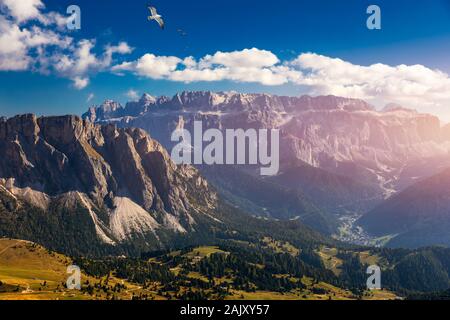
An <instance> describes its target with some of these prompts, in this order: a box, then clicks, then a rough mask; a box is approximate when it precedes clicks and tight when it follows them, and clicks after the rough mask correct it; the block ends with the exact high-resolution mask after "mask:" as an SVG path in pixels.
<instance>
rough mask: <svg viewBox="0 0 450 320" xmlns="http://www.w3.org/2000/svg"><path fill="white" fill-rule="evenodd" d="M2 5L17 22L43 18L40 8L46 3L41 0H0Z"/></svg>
mask: <svg viewBox="0 0 450 320" xmlns="http://www.w3.org/2000/svg"><path fill="white" fill-rule="evenodd" d="M0 6H1V7H3V8H4V9H5V10H6V11H7V12H8V14H9V15H10V16H12V17H13V18H14V19H15V20H16V21H17V22H24V21H27V20H30V19H43V17H42V15H41V12H40V10H41V9H43V8H44V4H43V3H42V1H41V0H0Z"/></svg>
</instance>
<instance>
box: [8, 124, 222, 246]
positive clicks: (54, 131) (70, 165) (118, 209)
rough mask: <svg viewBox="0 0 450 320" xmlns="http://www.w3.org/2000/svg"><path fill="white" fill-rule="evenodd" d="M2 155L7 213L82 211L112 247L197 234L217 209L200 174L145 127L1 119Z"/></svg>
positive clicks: (101, 237) (102, 240) (101, 238)
mask: <svg viewBox="0 0 450 320" xmlns="http://www.w3.org/2000/svg"><path fill="white" fill-rule="evenodd" d="M0 153H1V156H0V193H2V196H3V200H4V203H3V207H4V208H7V209H8V210H9V211H10V212H14V210H16V209H19V208H20V207H21V206H22V207H23V206H24V205H25V204H26V205H27V206H32V207H34V208H39V209H41V210H43V211H48V210H50V211H52V210H55V208H56V209H57V210H59V211H61V210H69V211H70V210H72V209H77V208H81V209H82V212H84V213H85V214H86V215H87V218H88V220H89V221H90V223H91V226H92V228H94V229H95V231H96V235H97V239H98V240H99V241H101V242H103V243H106V244H110V245H118V244H120V243H123V242H127V241H130V240H132V239H135V238H138V237H140V238H142V239H145V241H155V242H158V241H162V240H160V239H159V238H160V236H159V233H160V232H168V233H189V232H193V231H195V229H196V226H197V222H198V221H197V220H198V217H199V215H209V213H208V212H210V211H212V212H213V209H214V207H215V205H216V195H215V194H214V193H213V192H212V191H211V190H209V187H208V184H207V182H206V181H205V180H204V179H203V178H201V177H200V175H199V174H198V172H197V171H196V170H195V169H194V168H192V167H188V166H176V165H175V164H174V163H173V162H172V161H171V160H170V158H169V155H168V154H167V152H166V151H165V149H164V148H163V147H162V146H161V145H160V144H159V143H158V142H156V141H155V140H153V139H152V138H150V137H149V135H148V134H147V133H145V132H144V131H143V130H140V129H128V128H127V129H118V128H116V126H115V125H113V124H110V125H105V126H100V125H95V124H93V123H91V122H89V121H84V120H82V119H81V118H79V117H76V116H62V117H42V118H37V117H36V116H34V115H23V116H17V117H14V118H10V119H4V118H3V119H1V120H0ZM5 199H6V200H5ZM0 207H1V206H0ZM200 219H203V217H201V218H200ZM43 228H45V226H43ZM161 245H163V244H161Z"/></svg>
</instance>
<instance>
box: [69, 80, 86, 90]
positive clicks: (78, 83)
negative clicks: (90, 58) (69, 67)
mask: <svg viewBox="0 0 450 320" xmlns="http://www.w3.org/2000/svg"><path fill="white" fill-rule="evenodd" d="M72 80H73V86H74V87H75V88H76V89H78V90H81V89H84V88H86V87H87V86H88V84H89V78H82V77H74V78H73V79H72Z"/></svg>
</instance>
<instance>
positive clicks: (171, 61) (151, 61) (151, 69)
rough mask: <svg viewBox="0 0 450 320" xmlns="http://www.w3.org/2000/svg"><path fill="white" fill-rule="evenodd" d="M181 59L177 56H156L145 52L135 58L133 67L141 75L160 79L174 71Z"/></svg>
mask: <svg viewBox="0 0 450 320" xmlns="http://www.w3.org/2000/svg"><path fill="white" fill-rule="evenodd" d="M181 61H182V60H181V59H179V58H177V57H165V56H161V57H157V56H155V55H153V54H149V53H147V54H145V55H143V56H142V57H141V58H140V59H139V60H137V62H136V67H135V68H136V72H137V73H138V74H139V75H141V76H145V77H149V78H153V79H162V78H164V77H165V76H169V75H170V74H171V73H172V72H173V71H175V70H176V68H177V66H178V64H179V63H180V62H181Z"/></svg>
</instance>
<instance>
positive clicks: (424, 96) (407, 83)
mask: <svg viewBox="0 0 450 320" xmlns="http://www.w3.org/2000/svg"><path fill="white" fill-rule="evenodd" d="M291 65H292V67H293V68H295V69H296V70H299V71H300V72H302V76H301V77H299V78H298V79H296V80H294V82H295V83H297V84H301V85H306V86H308V87H310V90H311V91H312V93H313V94H333V95H339V96H346V97H354V98H361V99H364V100H367V101H369V102H372V103H375V104H378V105H381V104H385V103H389V102H397V103H400V104H402V105H404V106H405V107H411V108H414V109H417V110H419V111H422V112H423V111H425V112H434V113H439V114H442V110H443V109H447V108H450V78H449V76H448V74H446V73H444V72H442V71H440V70H432V69H430V68H427V67H425V66H423V65H409V66H408V65H398V66H389V65H385V64H381V63H377V64H373V65H369V66H360V65H355V64H352V63H350V62H347V61H344V60H341V59H336V58H330V57H326V56H322V55H317V54H314V53H305V54H301V55H300V56H298V57H297V59H295V60H294V61H292V62H291ZM430 107H432V108H430ZM448 111H450V110H448ZM448 111H447V112H446V113H449V112H448Z"/></svg>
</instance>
